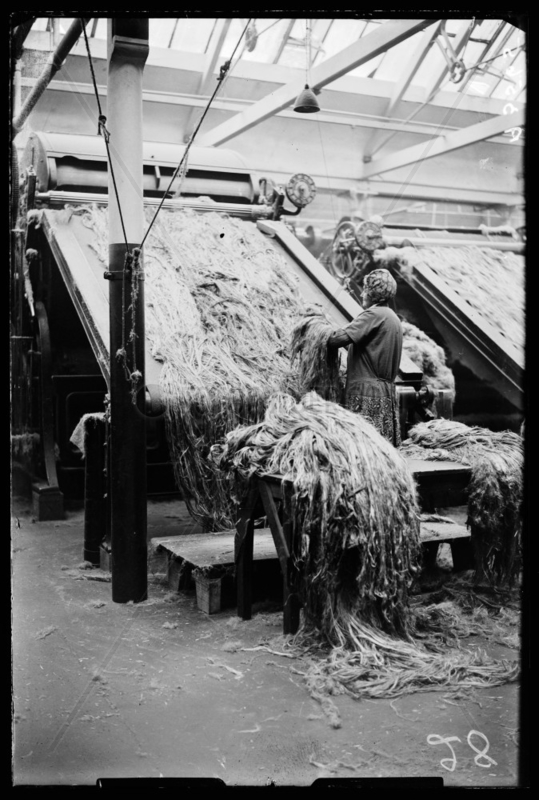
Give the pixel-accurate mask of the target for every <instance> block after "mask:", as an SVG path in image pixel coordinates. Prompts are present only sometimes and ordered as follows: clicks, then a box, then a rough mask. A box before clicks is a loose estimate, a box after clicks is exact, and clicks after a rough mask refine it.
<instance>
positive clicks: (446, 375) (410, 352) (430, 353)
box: [401, 320, 455, 399]
mask: <svg viewBox="0 0 539 800" xmlns="http://www.w3.org/2000/svg"><path fill="white" fill-rule="evenodd" d="M401 324H402V333H403V342H402V349H403V352H404V353H406V355H407V356H408V358H409V359H410V361H412V362H413V363H414V364H415V365H416V367H418V368H419V369H420V370H421V372H422V373H423V385H424V386H430V387H432V389H435V390H436V389H449V391H450V392H451V393H452V396H453V399H454V398H455V376H454V375H453V372H452V371H451V369H450V368H449V367H448V366H447V364H446V355H445V352H444V349H443V347H440V345H438V344H436V342H435V341H434V340H433V339H431V338H430V336H427V334H426V333H424V332H423V331H422V330H421V329H420V328H418V327H417V326H416V325H412V323H411V322H407V321H406V320H402V322H401Z"/></svg>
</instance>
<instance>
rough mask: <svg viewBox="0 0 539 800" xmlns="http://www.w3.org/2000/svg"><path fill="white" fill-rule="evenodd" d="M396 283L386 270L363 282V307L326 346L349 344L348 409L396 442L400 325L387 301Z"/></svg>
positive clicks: (392, 295) (377, 272)
mask: <svg viewBox="0 0 539 800" xmlns="http://www.w3.org/2000/svg"><path fill="white" fill-rule="evenodd" d="M396 292H397V284H396V281H395V279H394V278H393V276H392V275H391V273H390V272H388V270H386V269H375V270H374V271H373V272H370V273H369V274H368V275H367V276H366V277H365V280H364V282H363V291H362V295H361V304H362V306H363V309H364V310H363V311H362V312H361V314H359V315H358V316H357V317H356V318H355V319H354V320H353V321H352V322H351V323H350V324H349V325H347V326H346V328H341V329H339V330H336V331H333V334H332V335H331V336H330V337H329V339H328V348H338V347H347V348H348V362H347V373H346V395H345V404H346V408H348V409H349V410H350V411H354V412H356V413H358V414H361V415H362V416H363V417H365V418H366V419H367V420H368V421H369V422H370V423H371V424H372V425H374V427H375V428H376V429H377V430H378V432H379V433H381V434H382V436H385V437H386V439H388V440H389V441H390V442H391V443H392V444H393V445H394V446H395V447H398V446H399V445H400V442H401V437H400V425H399V405H398V399H397V392H396V388H395V378H396V377H397V372H398V369H399V365H400V360H401V353H402V326H401V323H400V320H399V318H398V317H397V315H396V314H395V312H394V311H393V309H392V308H390V307H389V302H390V301H391V300H392V298H394V297H395V294H396Z"/></svg>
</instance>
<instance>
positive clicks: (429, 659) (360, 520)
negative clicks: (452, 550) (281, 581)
mask: <svg viewBox="0 0 539 800" xmlns="http://www.w3.org/2000/svg"><path fill="white" fill-rule="evenodd" d="M213 452H214V457H215V458H216V459H217V461H218V462H219V463H220V465H221V468H222V469H223V470H224V471H226V472H227V473H228V475H229V476H230V479H231V481H232V486H233V491H234V492H235V493H236V496H237V497H238V499H239V498H240V496H241V492H242V491H244V490H245V482H246V481H247V480H248V479H249V477H251V476H252V475H257V474H258V475H262V474H264V473H273V474H280V475H282V476H283V493H284V512H285V513H286V514H287V516H288V518H289V519H290V521H291V523H292V530H293V540H294V549H295V552H296V558H297V561H298V564H299V567H300V569H301V571H302V575H303V581H302V589H301V595H302V596H301V599H302V603H303V622H302V628H301V630H300V632H299V633H298V634H297V635H296V637H295V638H294V640H293V641H292V642H291V643H290V645H289V646H290V647H291V648H292V651H294V648H295V649H296V652H297V653H301V652H303V653H304V654H305V653H306V652H308V651H312V648H313V643H315V642H317V643H318V645H319V646H321V647H322V650H320V651H319V653H318V655H317V657H316V658H314V659H313V660H312V663H310V665H309V667H308V669H306V671H305V672H304V675H305V680H306V683H307V686H308V688H309V690H310V692H311V694H312V696H313V697H315V698H316V699H318V700H320V701H321V702H322V705H323V707H324V702H325V706H326V707H328V703H327V698H328V694H337V693H342V692H347V693H349V694H351V695H353V696H355V697H358V698H360V697H382V696H383V697H394V696H398V695H399V694H403V693H406V692H414V691H430V690H442V689H443V690H447V689H448V687H455V686H468V687H471V686H487V685H495V684H497V683H503V682H505V681H508V680H514V679H515V678H516V675H517V672H518V668H517V666H516V665H515V664H507V663H505V662H494V661H492V660H490V659H489V658H487V656H486V655H485V654H484V653H482V652H480V651H477V652H473V653H468V652H463V651H460V650H457V651H447V647H446V645H445V644H444V645H443V647H441V646H440V643H439V634H440V630H442V629H443V628H444V627H445V628H446V629H448V630H449V629H450V628H451V627H452V626H454V620H453V619H452V615H451V614H449V613H446V614H445V615H443V614H441V613H435V610H434V609H431V610H430V611H428V612H425V611H424V610H423V611H422V612H421V614H420V615H414V612H413V610H412V608H411V604H410V589H411V585H412V582H413V579H414V576H415V575H416V574H417V572H418V567H419V561H420V545H419V519H420V515H419V511H418V506H417V499H416V490H415V483H414V480H413V477H412V474H411V472H410V471H409V469H408V466H407V464H406V461H405V459H404V458H403V457H402V456H401V454H400V453H399V452H398V451H397V450H396V449H395V448H393V447H392V445H390V444H389V442H387V441H386V440H385V439H384V438H383V437H382V436H380V435H379V434H378V432H377V431H376V430H375V428H374V427H373V426H372V425H371V424H370V423H369V422H367V421H366V420H365V419H363V418H362V417H361V415H359V414H354V413H352V412H350V411H348V410H346V409H344V408H342V407H341V406H339V405H338V404H336V403H331V402H329V401H324V400H323V399H322V398H320V397H319V396H317V395H316V394H315V393H310V394H308V395H306V396H305V397H304V398H303V400H301V401H300V402H299V403H296V402H295V400H294V398H293V397H291V396H286V395H282V394H279V395H276V396H275V397H273V398H272V399H271V400H270V402H269V404H268V408H267V411H266V415H265V418H264V420H263V421H262V422H260V423H258V424H256V425H252V426H247V427H243V428H238V429H237V430H235V431H232V432H231V433H229V434H228V435H227V438H226V443H225V444H224V445H222V446H216V447H215V448H214V451H213ZM429 626H430V627H431V628H432V633H433V637H432V641H430V640H429V639H428V638H427V639H426V640H423V641H422V642H420V641H419V640H418V639H416V638H414V633H415V631H416V629H419V628H420V629H421V632H422V635H424V634H425V632H427V633H428V631H429Z"/></svg>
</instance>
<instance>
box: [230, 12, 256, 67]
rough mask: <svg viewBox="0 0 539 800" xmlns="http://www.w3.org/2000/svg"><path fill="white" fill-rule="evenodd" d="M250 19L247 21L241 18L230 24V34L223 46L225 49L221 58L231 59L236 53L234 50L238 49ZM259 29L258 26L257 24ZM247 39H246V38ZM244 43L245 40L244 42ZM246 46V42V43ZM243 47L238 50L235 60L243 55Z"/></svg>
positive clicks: (236, 18)
mask: <svg viewBox="0 0 539 800" xmlns="http://www.w3.org/2000/svg"><path fill="white" fill-rule="evenodd" d="M247 20H248V17H246V18H245V19H240V18H239V17H235V18H234V19H233V20H232V22H231V23H230V28H229V29H228V33H227V35H226V39H225V42H224V44H223V48H222V50H221V57H222V58H230V56H231V55H232V53H233V52H234V48H235V47H236V45H237V43H238V40H239V38H240V36H241V35H242V33H243V31H244V29H245V26H246V25H247ZM257 28H258V24H257ZM244 38H245V37H244ZM242 41H243V40H242ZM244 44H245V42H244ZM241 49H242V48H241V45H240V47H239V48H238V49H237V50H236V55H235V58H237V57H238V55H239V54H240V53H241Z"/></svg>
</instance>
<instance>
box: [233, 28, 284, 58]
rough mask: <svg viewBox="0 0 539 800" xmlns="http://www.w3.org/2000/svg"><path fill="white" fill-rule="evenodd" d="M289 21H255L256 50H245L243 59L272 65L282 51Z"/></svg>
mask: <svg viewBox="0 0 539 800" xmlns="http://www.w3.org/2000/svg"><path fill="white" fill-rule="evenodd" d="M290 22H291V20H289V19H258V20H255V21H254V23H253V24H254V26H255V30H256V33H257V40H256V44H255V46H254V49H253V50H251V51H249V50H247V48H244V50H243V55H242V58H244V59H245V60H246V61H261V62H262V63H265V64H272V63H273V62H274V61H275V59H276V58H277V56H278V55H279V52H280V50H281V45H282V43H283V38H284V36H285V35H286V32H287V30H288V28H289V25H290Z"/></svg>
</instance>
